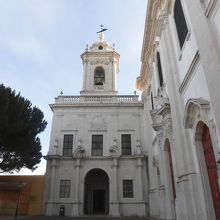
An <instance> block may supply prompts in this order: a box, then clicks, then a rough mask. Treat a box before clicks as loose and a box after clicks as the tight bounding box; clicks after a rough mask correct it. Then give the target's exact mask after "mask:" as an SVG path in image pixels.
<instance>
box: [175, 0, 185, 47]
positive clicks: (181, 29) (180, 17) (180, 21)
mask: <svg viewBox="0 0 220 220" xmlns="http://www.w3.org/2000/svg"><path fill="white" fill-rule="evenodd" d="M174 20H175V23H176V30H177V35H178V38H179V42H180V48H182V47H183V44H184V42H185V39H186V36H187V33H188V28H187V24H186V19H185V16H184V12H183V7H182V4H181V1H180V0H176V2H175V5H174Z"/></svg>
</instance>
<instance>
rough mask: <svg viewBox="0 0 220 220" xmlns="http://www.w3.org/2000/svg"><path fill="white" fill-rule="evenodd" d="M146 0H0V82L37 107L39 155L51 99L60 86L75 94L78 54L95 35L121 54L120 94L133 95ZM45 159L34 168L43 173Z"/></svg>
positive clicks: (45, 147) (79, 75) (45, 145)
mask: <svg viewBox="0 0 220 220" xmlns="http://www.w3.org/2000/svg"><path fill="white" fill-rule="evenodd" d="M146 9H147V0H136V1H135V0H0V30H1V34H0V83H3V84H4V85H5V86H10V87H11V88H12V89H14V90H16V91H17V92H20V93H21V95H22V96H24V97H25V98H27V99H29V100H30V101H31V102H32V103H33V105H36V106H37V107H39V108H40V109H41V110H42V111H43V112H44V115H45V119H46V121H47V122H48V126H47V128H46V130H45V131H44V132H43V133H42V134H41V135H40V138H41V144H42V147H43V148H42V153H43V155H46V154H47V151H48V148H49V140H50V130H51V120H52V111H51V110H50V108H49V105H48V104H49V103H53V102H54V98H55V97H56V96H57V95H59V93H60V91H63V93H64V95H79V92H80V90H81V86H82V62H81V59H80V55H81V54H82V53H83V52H84V51H85V48H86V44H89V45H91V44H92V43H93V42H94V41H96V39H97V38H98V36H97V34H96V31H98V30H99V25H100V24H103V25H105V27H106V28H108V31H107V32H106V34H105V39H106V40H107V41H108V42H109V43H110V44H113V43H115V50H116V51H117V52H118V53H119V54H120V56H121V59H120V72H119V77H118V91H119V94H125V95H126V94H133V92H134V90H135V80H136V77H137V76H138V75H139V73H140V65H141V63H140V57H141V48H142V41H143V32H144V22H145V16H146ZM45 164H46V163H45V161H44V159H42V162H41V163H40V164H39V165H38V167H39V168H38V169H37V170H36V171H34V172H33V173H32V172H30V171H28V170H25V169H24V170H22V171H21V172H20V173H19V174H44V173H45Z"/></svg>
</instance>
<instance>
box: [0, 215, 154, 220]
mask: <svg viewBox="0 0 220 220" xmlns="http://www.w3.org/2000/svg"><path fill="white" fill-rule="evenodd" d="M14 219H15V218H14V217H13V216H0V220H14ZM17 220H156V219H153V218H147V217H145V218H140V217H106V216H92V217H60V216H52V217H48V216H32V217H30V216H18V217H17Z"/></svg>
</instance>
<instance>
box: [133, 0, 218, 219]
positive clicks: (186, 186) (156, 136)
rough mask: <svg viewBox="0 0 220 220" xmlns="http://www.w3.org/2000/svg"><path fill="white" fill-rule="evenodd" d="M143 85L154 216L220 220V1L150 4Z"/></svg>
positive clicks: (171, 0)
mask: <svg viewBox="0 0 220 220" xmlns="http://www.w3.org/2000/svg"><path fill="white" fill-rule="evenodd" d="M141 61H142V66H141V73H140V76H139V77H138V78H137V87H138V88H139V89H140V90H141V91H142V96H143V102H144V117H145V118H146V121H145V124H144V129H145V130H144V132H145V135H146V137H147V139H148V140H149V143H150V144H149V146H148V162H149V163H148V166H149V213H150V215H151V216H154V217H156V218H158V219H160V218H162V219H177V220H198V219H199V220H216V219H217V220H218V219H220V191H219V183H220V144H219V141H220V99H219V94H220V1H217V0H193V1H192V0H164V1H161V0H149V1H148V9H147V18H146V24H145V33H144V41H143V49H142V58H141Z"/></svg>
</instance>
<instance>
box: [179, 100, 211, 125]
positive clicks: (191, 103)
mask: <svg viewBox="0 0 220 220" xmlns="http://www.w3.org/2000/svg"><path fill="white" fill-rule="evenodd" d="M208 110H210V105H209V101H207V100H205V99H202V98H198V99H189V100H188V102H187V103H186V107H185V113H184V119H183V124H184V127H185V128H192V127H193V125H194V124H195V120H196V119H197V118H201V117H203V118H206V117H207V114H208V113H207V111H208Z"/></svg>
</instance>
